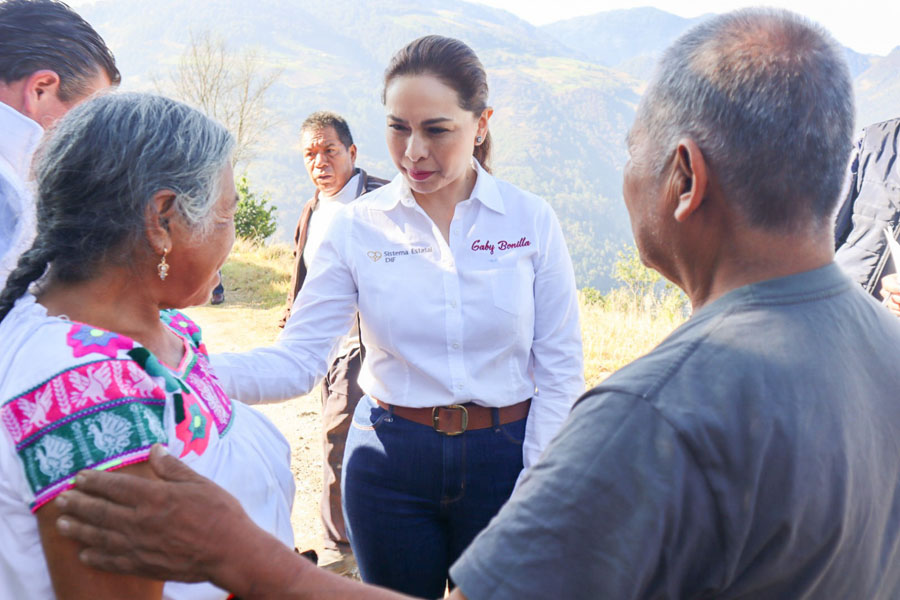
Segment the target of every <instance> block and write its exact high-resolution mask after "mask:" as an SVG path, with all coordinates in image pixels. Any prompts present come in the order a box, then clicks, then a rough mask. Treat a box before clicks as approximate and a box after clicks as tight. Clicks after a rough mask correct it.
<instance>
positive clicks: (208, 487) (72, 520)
mask: <svg viewBox="0 0 900 600" xmlns="http://www.w3.org/2000/svg"><path fill="white" fill-rule="evenodd" d="M150 465H151V467H152V469H153V471H154V473H155V474H156V476H157V477H159V479H160V480H159V481H150V480H146V479H142V478H139V477H131V476H127V475H123V474H120V473H107V472H104V471H84V472H82V473H80V474H79V475H78V477H77V483H76V488H75V489H74V490H71V491H69V492H66V493H65V494H63V495H62V496H60V497H59V498H58V499H57V501H56V507H57V508H58V510H59V511H61V513H62V517H61V518H60V519H59V520H58V521H57V527H58V529H59V532H60V533H61V534H62V535H64V536H66V537H68V538H71V539H74V540H77V541H78V542H81V543H82V544H84V545H85V546H86V549H85V550H83V551H82V552H81V554H80V557H81V560H82V561H83V562H84V563H85V564H87V565H90V566H91V567H95V568H98V569H103V570H107V571H113V572H117V573H131V574H136V575H142V576H145V577H154V578H158V579H169V580H177V581H207V580H208V581H212V582H213V583H214V584H216V585H218V586H219V587H221V588H223V589H226V590H228V591H230V592H232V593H234V594H235V595H237V596H239V597H240V598H243V599H244V600H253V599H257V598H284V599H286V600H290V599H297V600H299V599H314V598H328V599H336V598H346V599H348V600H352V599H367V600H399V599H403V598H408V596H403V595H401V594H397V593H395V592H392V591H389V590H385V589H383V588H378V587H374V586H367V585H364V584H361V583H359V582H355V581H351V580H349V579H345V578H342V577H338V576H337V575H334V574H332V573H329V572H327V571H324V570H322V569H319V568H317V567H316V566H315V565H313V564H312V563H311V562H309V561H308V560H306V559H304V558H302V557H301V556H299V555H298V554H296V553H294V552H292V551H291V550H290V549H288V548H286V547H285V546H284V544H282V543H281V542H280V541H278V540H277V539H276V538H274V537H273V536H271V535H269V534H268V533H266V532H265V531H263V530H262V529H260V528H259V527H257V526H256V525H255V524H254V523H253V522H252V521H251V520H250V518H249V517H248V516H247V514H246V513H245V512H244V510H243V509H242V508H241V506H240V504H239V503H238V501H237V500H235V499H234V498H232V497H231V496H230V495H229V494H228V492H226V491H225V490H223V489H222V488H220V487H219V486H217V485H216V484H215V483H213V482H212V481H210V480H209V479H206V478H205V477H203V476H201V475H198V474H197V473H195V472H194V471H193V470H192V469H191V468H190V467H188V466H186V465H184V464H183V463H182V462H180V461H178V460H177V459H175V458H173V457H172V456H169V455H168V454H167V453H166V451H165V449H164V448H163V447H162V446H155V447H154V449H153V452H152V453H151V456H150ZM455 598H456V599H457V600H459V599H462V598H463V597H462V595H461V594H457V595H456V596H455ZM463 600H464V599H463Z"/></svg>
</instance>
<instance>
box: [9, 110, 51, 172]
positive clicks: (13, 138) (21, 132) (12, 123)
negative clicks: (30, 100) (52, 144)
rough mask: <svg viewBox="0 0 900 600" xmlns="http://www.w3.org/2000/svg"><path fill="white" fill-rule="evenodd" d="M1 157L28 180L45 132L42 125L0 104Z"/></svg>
mask: <svg viewBox="0 0 900 600" xmlns="http://www.w3.org/2000/svg"><path fill="white" fill-rule="evenodd" d="M0 130H2V131H3V135H2V136H0V157H2V158H3V160H5V161H6V162H8V163H9V165H10V166H11V167H12V168H13V170H14V171H15V172H16V174H17V175H18V176H19V177H21V178H22V181H27V180H28V169H29V167H31V157H32V156H33V155H34V151H35V149H36V148H37V145H38V142H40V141H41V136H43V135H44V130H43V129H42V128H41V126H40V125H38V124H37V123H35V122H34V121H32V120H31V119H29V118H28V117H26V116H25V115H23V114H22V113H20V112H19V111H17V110H15V109H13V108H12V107H11V106H8V105H7V104H4V103H3V102H0Z"/></svg>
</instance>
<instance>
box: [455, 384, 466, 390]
mask: <svg viewBox="0 0 900 600" xmlns="http://www.w3.org/2000/svg"><path fill="white" fill-rule="evenodd" d="M464 387H466V386H464V385H463V384H461V383H457V384H456V389H458V390H461V389H463V388H464Z"/></svg>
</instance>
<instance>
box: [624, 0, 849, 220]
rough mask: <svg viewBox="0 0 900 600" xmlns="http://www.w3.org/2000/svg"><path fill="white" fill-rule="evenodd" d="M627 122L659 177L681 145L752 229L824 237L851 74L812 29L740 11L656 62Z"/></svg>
mask: <svg viewBox="0 0 900 600" xmlns="http://www.w3.org/2000/svg"><path fill="white" fill-rule="evenodd" d="M635 122H636V123H637V124H638V126H639V127H641V128H642V129H643V132H642V133H643V134H645V135H648V136H649V140H650V141H651V144H653V145H655V148H654V150H653V152H654V154H653V156H651V157H650V158H649V160H650V161H652V164H653V165H654V167H655V169H656V175H657V176H659V175H661V174H662V172H663V170H664V169H665V168H666V166H667V165H668V161H669V160H670V159H671V157H672V156H673V155H674V151H675V147H676V145H677V143H678V140H679V138H681V137H690V138H692V139H693V140H694V141H695V142H696V143H697V144H698V146H699V147H700V149H701V151H702V152H703V155H704V158H705V159H706V160H707V161H708V162H709V163H710V164H711V166H712V167H713V168H714V170H715V174H716V176H717V177H718V178H719V181H720V183H721V185H722V187H723V188H724V189H725V191H726V192H727V193H728V195H729V197H730V198H731V199H732V200H733V201H734V202H735V203H736V204H737V205H738V206H739V207H740V209H741V211H742V213H743V214H744V216H745V218H746V219H747V221H748V223H750V224H751V225H752V226H757V227H761V228H766V229H770V230H781V231H791V230H796V229H797V228H801V227H806V226H808V225H809V224H810V222H811V221H812V224H813V225H814V226H823V225H825V224H827V223H830V220H831V215H832V213H833V211H834V208H835V204H836V202H837V200H838V194H839V191H840V186H841V181H842V179H843V177H844V171H845V168H846V165H847V159H848V156H849V152H850V148H851V142H852V134H853V90H852V85H851V80H850V73H849V70H848V68H847V64H846V62H845V60H844V58H843V53H842V52H841V50H840V48H839V47H838V46H837V44H836V43H835V41H834V40H833V39H832V38H831V36H830V35H829V34H828V33H827V32H825V30H824V29H822V28H821V27H819V26H818V25H815V24H814V23H812V22H810V21H808V20H807V19H805V18H803V17H801V16H799V15H796V14H793V13H791V12H788V11H785V10H774V9H746V10H740V11H736V12H732V13H728V14H725V15H721V16H718V17H714V18H712V19H710V20H708V21H705V22H704V23H701V24H700V25H698V26H697V27H695V28H693V29H691V30H690V31H688V32H687V33H686V34H684V35H683V36H682V37H681V38H679V39H678V40H677V41H676V42H675V43H674V44H673V45H672V46H671V47H670V48H669V49H668V50H667V51H666V52H665V54H664V56H663V58H662V59H661V61H660V64H659V66H658V68H657V72H656V75H655V77H654V79H653V81H652V83H651V85H650V88H649V90H648V92H647V93H646V94H645V95H644V97H643V98H642V100H641V104H640V107H639V108H638V116H637V119H636V121H635Z"/></svg>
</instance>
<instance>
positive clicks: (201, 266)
mask: <svg viewBox="0 0 900 600" xmlns="http://www.w3.org/2000/svg"><path fill="white" fill-rule="evenodd" d="M233 146H234V142H233V140H232V138H231V136H230V135H229V134H228V132H227V131H225V129H224V128H222V127H221V126H220V125H218V124H216V123H214V122H212V121H211V120H209V119H208V118H206V117H205V116H203V115H202V114H200V113H199V112H197V111H196V110H194V109H191V108H189V107H187V106H185V105H183V104H179V103H177V102H174V101H172V100H168V99H165V98H162V97H156V96H150V95H143V94H109V95H105V96H101V97H99V98H95V99H93V100H91V101H89V102H87V103H85V104H83V105H81V106H79V107H77V108H75V109H74V110H72V111H71V112H70V113H69V114H68V115H67V116H66V117H65V118H64V119H62V120H61V121H60V122H59V124H58V125H57V126H56V128H55V129H54V130H53V131H52V132H51V133H50V135H49V136H48V138H47V139H46V140H45V142H44V144H43V146H42V147H41V148H40V149H39V151H38V154H37V156H36V158H35V164H34V166H33V170H34V174H35V179H36V188H37V189H36V192H37V211H38V235H37V238H36V239H35V241H34V244H33V246H32V247H31V249H30V250H28V251H27V252H26V253H25V254H24V255H22V257H21V258H20V260H19V262H18V266H17V267H16V269H15V270H14V271H13V272H12V273H11V275H10V277H9V278H8V280H7V283H6V287H5V289H4V290H3V291H2V293H0V340H2V343H0V539H2V540H3V543H2V544H0V597H2V598H26V597H27V598H51V597H53V596H54V595H55V596H56V597H57V598H67V599H68V598H91V599H93V600H96V599H100V598H160V597H165V598H191V599H193V598H226V597H227V594H226V593H225V592H223V591H222V590H220V589H218V588H215V587H214V586H212V585H211V584H208V583H199V584H184V583H168V584H165V586H164V585H163V583H162V582H158V581H153V580H149V579H142V578H138V577H130V576H122V575H112V574H108V573H101V572H99V571H94V570H92V569H91V568H89V567H85V566H84V565H83V564H81V563H80V562H79V561H78V558H77V554H78V550H79V547H78V546H77V545H76V544H75V543H73V542H71V541H69V540H67V539H65V538H63V537H61V536H60V535H58V533H57V532H56V529H55V528H54V527H53V523H54V521H55V520H56V517H57V516H58V514H57V513H58V510H57V508H56V507H55V504H54V503H52V502H50V500H52V499H53V498H55V497H56V496H58V495H59V494H60V493H62V492H63V491H65V490H66V489H68V488H70V487H71V485H72V482H73V477H74V475H75V474H76V473H77V472H78V471H79V470H81V469H85V468H94V469H107V470H109V469H121V470H122V471H123V472H130V473H132V474H135V475H139V476H144V477H153V474H152V472H151V471H150V469H149V468H148V466H147V463H146V460H147V458H148V455H149V452H150V447H151V446H152V445H153V444H154V443H157V442H161V443H164V444H166V446H167V447H168V449H169V452H170V453H172V454H174V455H175V456H178V457H180V458H181V459H182V460H183V461H184V462H185V463H186V464H188V465H190V466H191V467H192V468H194V469H195V470H196V471H197V472H199V473H201V474H203V475H205V476H207V477H209V478H210V479H213V480H214V481H216V482H217V483H219V484H220V485H222V486H223V487H225V488H226V489H228V490H229V491H230V492H231V493H232V494H233V495H235V496H236V497H237V498H238V499H239V501H240V502H241V504H242V505H243V507H244V509H245V510H246V511H247V512H248V513H249V514H250V515H251V516H252V518H253V520H254V521H255V522H256V523H257V524H258V525H259V526H260V527H262V528H263V529H266V530H268V531H269V532H271V533H272V534H274V535H275V536H276V537H278V538H279V539H280V540H281V541H283V542H284V543H285V544H287V545H288V546H291V547H292V545H293V544H292V542H293V540H292V537H293V536H292V530H291V524H290V509H291V501H292V499H293V493H294V490H293V486H294V484H293V479H292V476H291V472H290V468H289V457H290V452H289V447H288V444H287V442H286V441H285V439H284V438H283V437H282V436H281V434H280V433H279V432H278V431H277V429H275V427H274V426H272V424H271V423H269V422H268V420H266V419H265V417H263V416H262V415H261V414H259V413H257V412H255V411H254V410H253V409H251V408H248V407H246V406H244V405H242V404H239V403H232V401H231V400H230V399H229V398H228V396H227V395H226V394H225V393H224V392H223V391H222V389H221V387H220V386H219V383H218V380H217V379H216V376H215V374H214V373H213V372H212V371H211V369H210V367H209V362H208V360H207V353H206V348H205V347H204V345H203V343H202V341H201V338H200V330H199V329H198V328H197V327H196V325H194V324H193V322H191V320H190V319H188V318H187V317H185V316H184V315H183V314H182V313H180V312H178V310H177V309H180V308H183V307H187V306H190V305H193V304H202V303H204V302H206V301H207V300H208V299H209V295H210V291H211V290H212V289H213V287H214V286H215V285H216V283H217V281H218V276H217V272H218V270H219V268H220V267H221V266H222V263H224V262H225V259H226V257H227V255H228V252H229V251H230V249H231V245H232V242H233V241H234V211H235V207H236V202H237V198H236V192H235V187H234V181H233V174H232V168H231V152H232V148H233ZM209 510H215V507H210V508H209ZM210 535H215V532H210Z"/></svg>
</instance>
